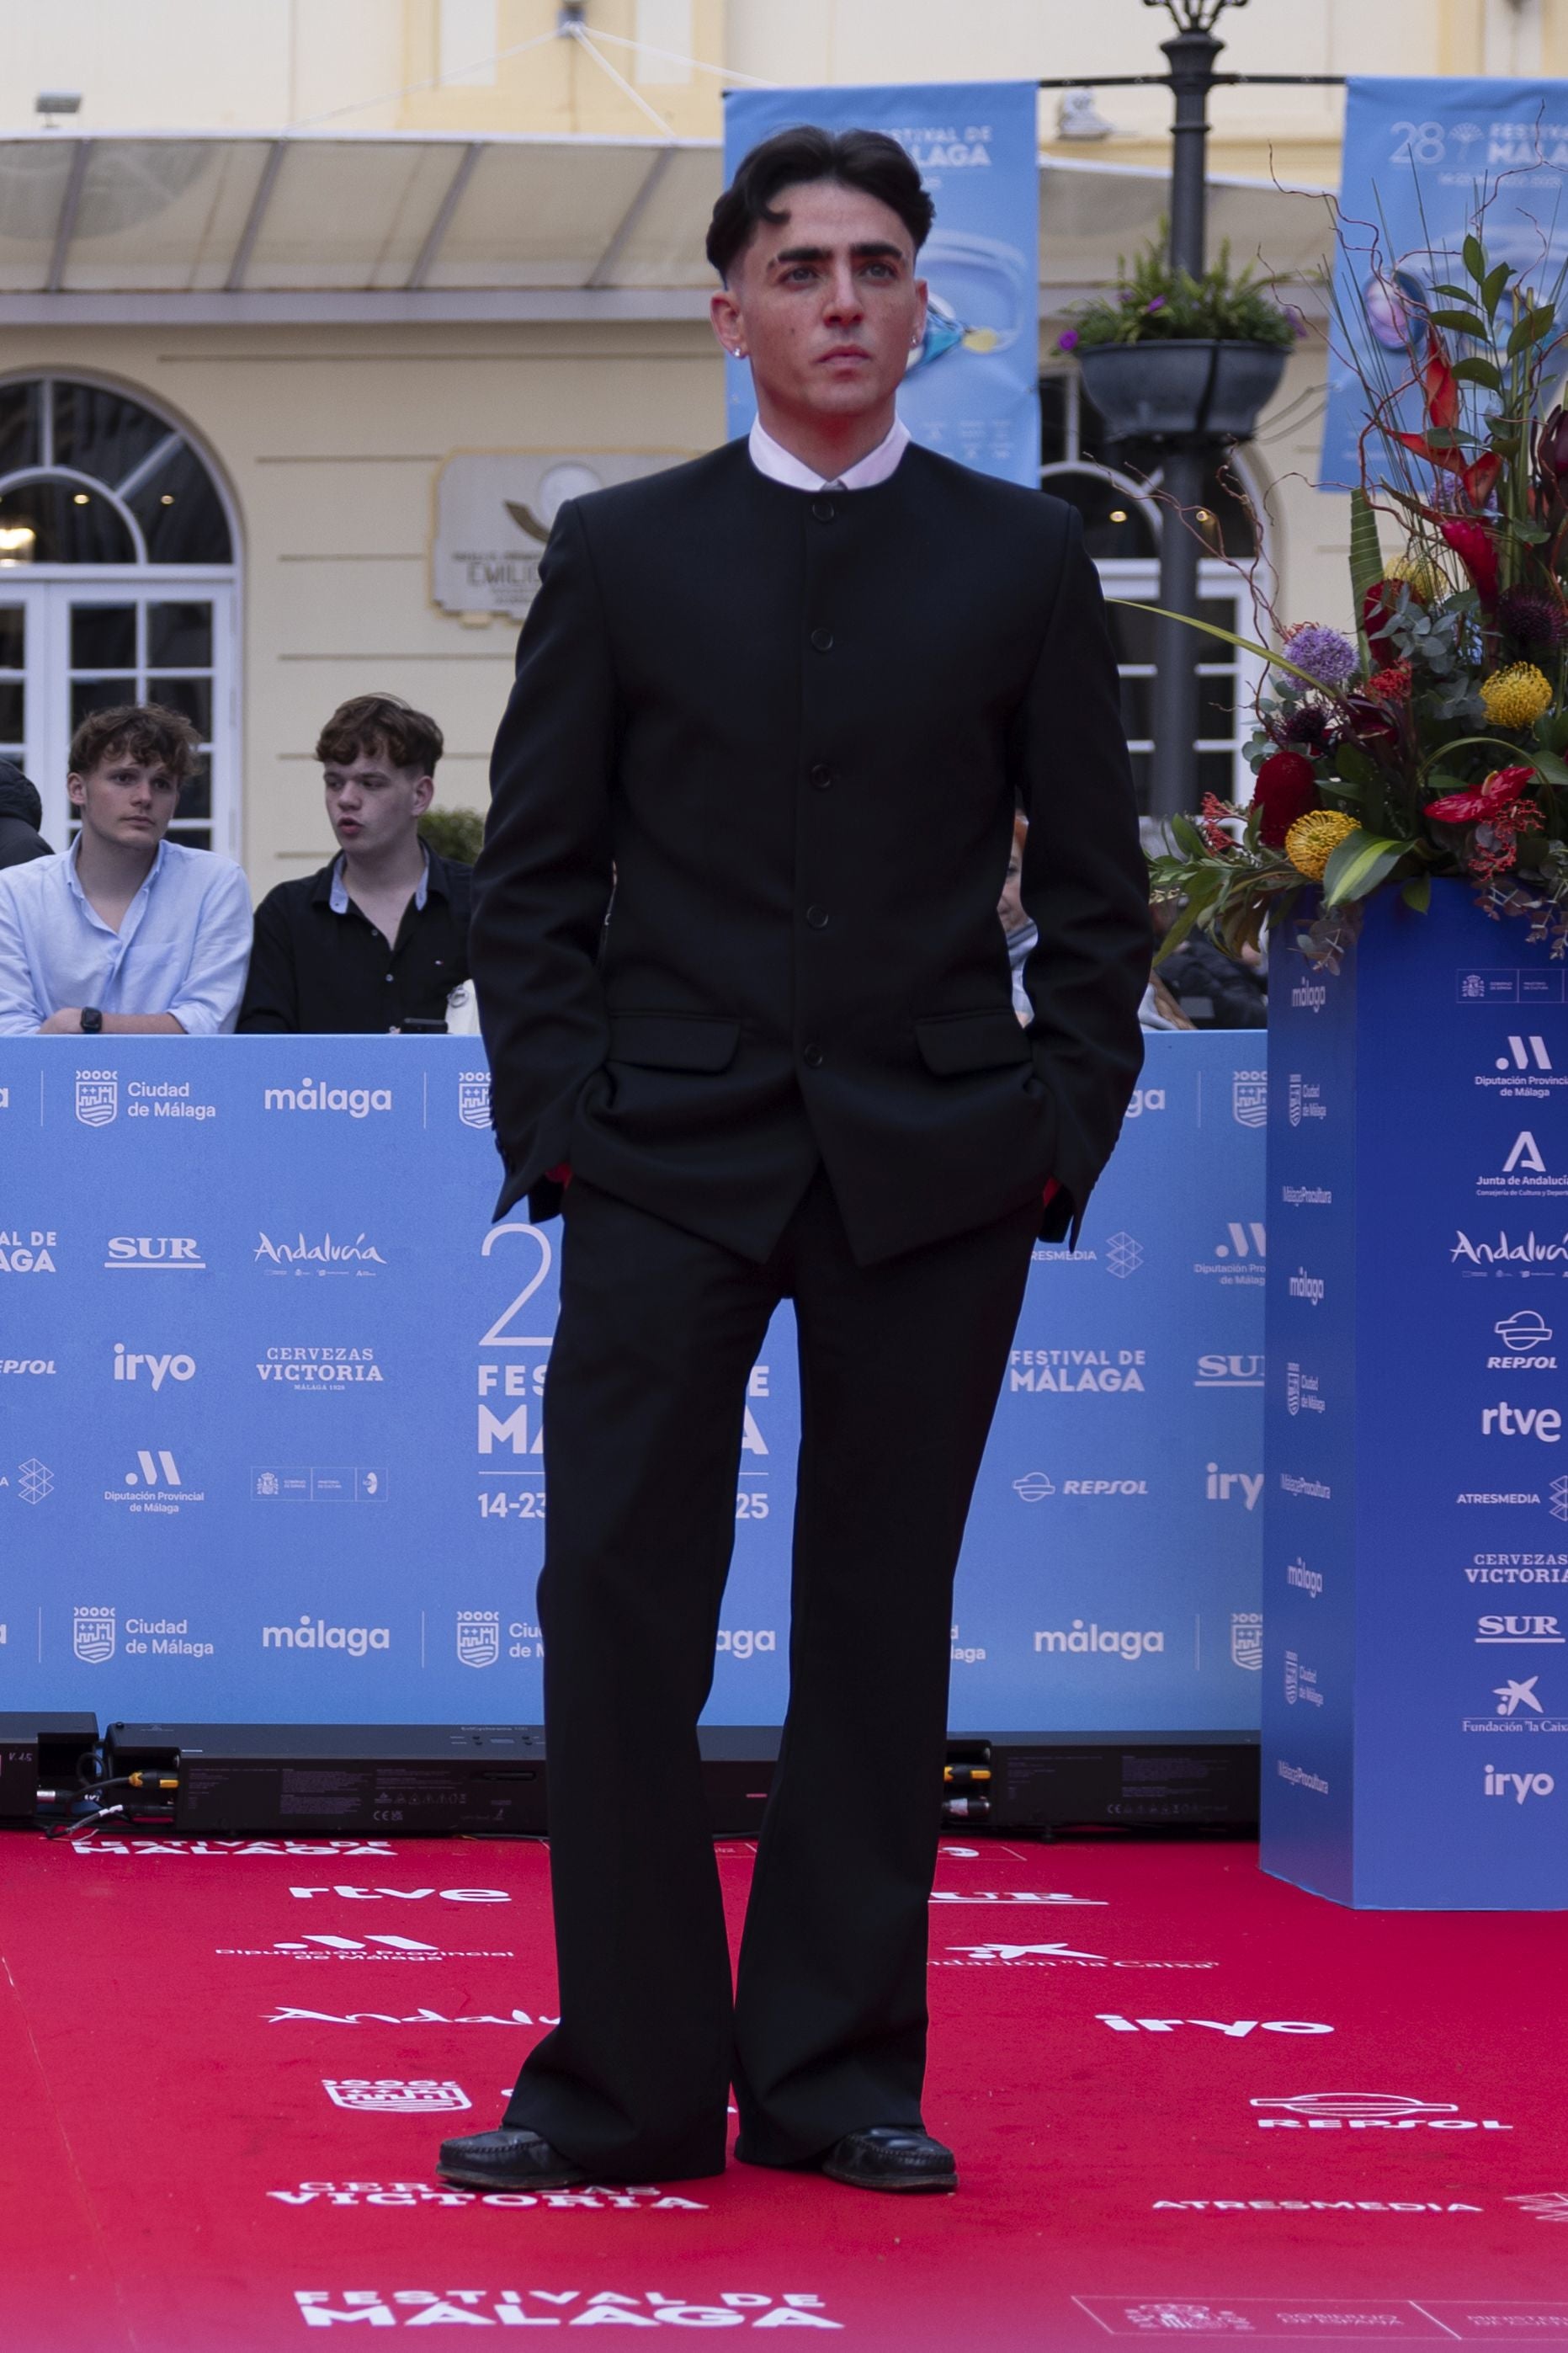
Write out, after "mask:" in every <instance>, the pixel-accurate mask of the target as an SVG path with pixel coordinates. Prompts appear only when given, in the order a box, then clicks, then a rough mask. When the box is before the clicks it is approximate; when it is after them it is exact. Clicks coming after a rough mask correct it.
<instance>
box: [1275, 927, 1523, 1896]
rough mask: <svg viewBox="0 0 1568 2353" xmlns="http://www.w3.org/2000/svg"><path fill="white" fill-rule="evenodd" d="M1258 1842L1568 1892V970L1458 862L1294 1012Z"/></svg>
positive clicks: (1278, 1130)
mask: <svg viewBox="0 0 1568 2353" xmlns="http://www.w3.org/2000/svg"><path fill="white" fill-rule="evenodd" d="M1269 1030H1270V1035H1269V1049H1270V1064H1271V1069H1272V1071H1273V1085H1272V1090H1271V1101H1270V1113H1269V1132H1268V1218H1269V1223H1270V1227H1271V1229H1272V1233H1273V1235H1274V1237H1275V1246H1274V1249H1273V1250H1272V1252H1271V1271H1270V1276H1269V1287H1268V1402H1267V1412H1266V1428H1265V1467H1266V1471H1267V1475H1268V1486H1267V1493H1266V1504H1265V1525H1264V1611H1265V1622H1266V1643H1265V1659H1264V1692H1263V1830H1264V1845H1263V1860H1264V1864H1265V1868H1266V1869H1268V1870H1269V1871H1272V1872H1274V1873H1277V1874H1278V1875H1279V1876H1280V1877H1281V1878H1285V1879H1289V1880H1291V1881H1293V1882H1294V1883H1296V1884H1298V1885H1300V1886H1302V1887H1307V1888H1310V1889H1312V1890H1314V1891H1316V1892H1317V1893H1319V1894H1325V1895H1330V1896H1332V1897H1334V1898H1336V1899H1337V1900H1338V1901H1340V1902H1342V1903H1346V1904H1353V1905H1364V1906H1408V1907H1431V1908H1454V1909H1459V1908H1475V1909H1480V1908H1506V1909H1545V1908H1552V1907H1554V1906H1559V1905H1568V1816H1565V1814H1564V1811H1563V1809H1564V1808H1565V1807H1568V1607H1565V1606H1564V1605H1565V1604H1568V1592H1565V1591H1564V1587H1565V1585H1568V1460H1564V1448H1563V1380H1562V1378H1561V1375H1560V1371H1559V1366H1560V1363H1568V1287H1565V1286H1568V1103H1565V1100H1564V1098H1565V1095H1568V990H1565V984H1564V967H1563V964H1562V963H1559V962H1554V961H1553V960H1552V957H1551V955H1549V954H1548V952H1547V951H1546V949H1544V948H1543V947H1532V946H1531V945H1530V944H1529V942H1528V939H1527V936H1526V932H1525V927H1524V926H1523V925H1522V924H1521V923H1490V922H1489V921H1487V920H1486V919H1484V918H1483V917H1481V916H1480V915H1479V913H1477V911H1476V909H1475V907H1474V905H1473V903H1472V901H1471V898H1470V894H1469V892H1468V890H1466V889H1465V888H1464V887H1463V886H1461V885H1459V884H1446V885H1439V886H1438V887H1437V888H1436V890H1435V891H1434V893H1433V907H1432V911H1431V913H1429V914H1428V915H1426V916H1417V915H1414V914H1412V913H1410V912H1409V911H1408V910H1407V909H1405V907H1404V906H1403V905H1402V904H1400V903H1399V902H1397V901H1393V902H1390V900H1388V899H1387V898H1382V899H1379V900H1377V901H1376V902H1373V905H1372V907H1371V908H1370V909H1369V910H1368V912H1367V916H1366V923H1365V928H1364V930H1363V935H1362V938H1361V940H1360V942H1359V943H1358V944H1357V946H1356V947H1355V948H1354V949H1353V950H1352V953H1351V955H1349V956H1348V957H1347V958H1346V960H1345V964H1344V966H1343V969H1342V971H1341V972H1340V973H1339V974H1338V975H1337V976H1330V975H1326V974H1324V973H1322V972H1321V971H1319V970H1316V969H1314V968H1313V967H1311V966H1310V965H1307V964H1306V963H1305V962H1304V961H1303V960H1302V959H1300V957H1298V956H1297V955H1294V954H1292V953H1290V952H1289V951H1284V950H1281V951H1279V953H1277V955H1276V956H1275V958H1274V962H1273V990H1272V999H1271V1005H1270V1015H1269Z"/></svg>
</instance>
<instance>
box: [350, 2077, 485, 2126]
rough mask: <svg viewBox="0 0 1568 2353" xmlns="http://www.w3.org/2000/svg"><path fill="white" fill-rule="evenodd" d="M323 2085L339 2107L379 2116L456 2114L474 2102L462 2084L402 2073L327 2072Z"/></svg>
mask: <svg viewBox="0 0 1568 2353" xmlns="http://www.w3.org/2000/svg"><path fill="white" fill-rule="evenodd" d="M321 2089H322V2090H323V2091H324V2092H325V2094H326V2095H327V2097H328V2099H330V2100H331V2103H332V2105H333V2106H334V2107H337V2108H353V2109H356V2110H358V2111H359V2112H360V2113H361V2114H363V2115H370V2116H433V2115H437V2114H439V2115H453V2114H455V2113H456V2112H457V2111H458V2109H460V2108H471V2107H472V2106H473V2102H472V2101H471V2100H470V2099H469V2097H468V2094H467V2092H465V2091H464V2089H463V2087H462V2085H461V2084H453V2083H437V2081H436V2080H435V2078H434V2077H428V2078H418V2079H413V2078H410V2079H405V2078H404V2077H402V2076H399V2075H378V2076H377V2077H375V2078H374V2081H373V2080H372V2079H371V2078H370V2077H369V2076H366V2075H324V2076H323V2077H322V2078H321Z"/></svg>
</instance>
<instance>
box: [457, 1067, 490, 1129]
mask: <svg viewBox="0 0 1568 2353" xmlns="http://www.w3.org/2000/svg"><path fill="white" fill-rule="evenodd" d="M458 1118H459V1119H460V1120H461V1121H462V1123H463V1125H464V1126H465V1127H480V1128H487V1129H488V1128H489V1124H490V1074H489V1071H458Z"/></svg>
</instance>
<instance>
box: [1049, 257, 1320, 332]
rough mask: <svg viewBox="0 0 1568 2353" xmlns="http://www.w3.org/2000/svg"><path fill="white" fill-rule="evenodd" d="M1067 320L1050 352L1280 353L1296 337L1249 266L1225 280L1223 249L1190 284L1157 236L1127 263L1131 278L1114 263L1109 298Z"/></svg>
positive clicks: (1290, 319) (1294, 318)
mask: <svg viewBox="0 0 1568 2353" xmlns="http://www.w3.org/2000/svg"><path fill="white" fill-rule="evenodd" d="M1073 317H1074V321H1075V323H1074V324H1073V325H1072V326H1070V327H1067V328H1065V329H1064V330H1063V332H1061V333H1060V334H1059V335H1058V337H1057V348H1058V351H1064V352H1072V351H1078V350H1079V349H1082V348H1084V347H1092V346H1094V345H1095V344H1098V343H1160V342H1165V343H1168V342H1173V341H1174V340H1176V339H1178V338H1181V339H1184V340H1189V339H1190V340H1195V341H1200V342H1205V343H1272V344H1274V345H1276V346H1278V347H1280V348H1288V347H1289V345H1290V344H1292V343H1294V342H1295V341H1296V338H1297V336H1298V335H1299V334H1300V333H1301V332H1304V331H1303V327H1302V323H1301V321H1300V318H1299V316H1298V315H1297V313H1296V312H1295V311H1292V310H1290V309H1289V306H1287V305H1282V304H1280V303H1279V302H1277V301H1275V300H1274V298H1273V296H1272V295H1271V294H1270V292H1269V290H1268V281H1267V280H1259V279H1256V278H1254V276H1253V274H1252V271H1251V269H1250V267H1248V268H1247V269H1242V270H1241V271H1240V272H1239V273H1238V274H1237V275H1236V276H1233V275H1232V274H1231V267H1230V248H1229V246H1228V245H1222V246H1221V248H1220V250H1219V259H1217V260H1216V261H1215V263H1214V264H1213V266H1212V267H1211V268H1210V269H1205V272H1204V274H1203V276H1202V277H1201V278H1194V277H1193V276H1191V274H1190V273H1189V272H1188V271H1187V270H1185V269H1172V267H1171V263H1170V259H1169V257H1168V255H1167V252H1166V249H1165V241H1164V237H1163V234H1162V235H1161V236H1160V237H1156V238H1155V239H1154V240H1153V242H1152V244H1150V245H1149V246H1147V247H1146V248H1144V250H1143V251H1142V253H1140V254H1139V255H1137V256H1136V257H1135V259H1134V260H1133V264H1132V268H1131V272H1129V270H1128V268H1127V264H1126V261H1125V259H1120V260H1118V262H1117V265H1116V290H1115V292H1114V293H1112V294H1104V295H1100V296H1097V297H1096V299H1095V300H1094V301H1092V302H1085V303H1083V304H1081V305H1080V306H1079V309H1078V310H1077V311H1075V312H1074V313H1073Z"/></svg>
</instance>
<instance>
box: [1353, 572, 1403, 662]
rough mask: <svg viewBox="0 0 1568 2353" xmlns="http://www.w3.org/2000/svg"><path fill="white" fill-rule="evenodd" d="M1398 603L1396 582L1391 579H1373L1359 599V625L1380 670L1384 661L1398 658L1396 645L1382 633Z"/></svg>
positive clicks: (1392, 660)
mask: <svg viewBox="0 0 1568 2353" xmlns="http://www.w3.org/2000/svg"><path fill="white" fill-rule="evenodd" d="M1398 603H1399V588H1398V584H1397V583H1396V582H1394V581H1393V580H1374V581H1373V584H1372V586H1371V587H1370V588H1369V589H1368V590H1367V592H1366V594H1365V596H1363V598H1362V600H1361V625H1362V628H1363V630H1364V631H1365V633H1366V642H1367V645H1368V647H1369V649H1370V650H1371V653H1372V658H1373V661H1374V662H1375V663H1376V664H1377V666H1378V668H1379V669H1380V670H1381V669H1382V668H1383V667H1384V664H1385V663H1388V662H1394V661H1397V660H1398V659H1399V649H1398V647H1397V646H1396V645H1395V644H1394V640H1393V638H1390V637H1387V636H1385V635H1384V631H1385V630H1386V629H1387V628H1388V625H1389V623H1390V621H1392V620H1393V618H1394V612H1395V610H1396V609H1397V607H1398Z"/></svg>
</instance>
